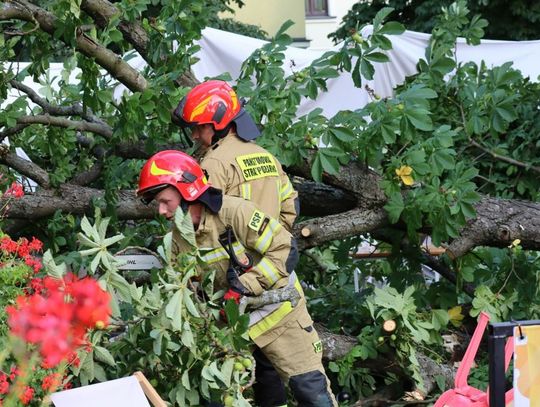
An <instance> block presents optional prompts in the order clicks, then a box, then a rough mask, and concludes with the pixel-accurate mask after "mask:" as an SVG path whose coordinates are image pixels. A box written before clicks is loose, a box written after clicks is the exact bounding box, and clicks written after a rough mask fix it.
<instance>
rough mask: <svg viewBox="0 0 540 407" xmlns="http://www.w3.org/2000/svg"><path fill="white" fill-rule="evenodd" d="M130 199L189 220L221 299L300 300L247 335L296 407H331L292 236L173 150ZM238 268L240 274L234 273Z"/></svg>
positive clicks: (268, 314)
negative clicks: (288, 294) (271, 296)
mask: <svg viewBox="0 0 540 407" xmlns="http://www.w3.org/2000/svg"><path fill="white" fill-rule="evenodd" d="M137 195H138V196H140V197H141V198H142V199H143V200H144V201H145V202H150V201H152V200H155V201H157V204H158V208H159V213H160V214H161V215H163V216H165V217H166V218H168V219H172V217H173V216H174V212H175V211H176V209H177V208H178V207H181V209H182V210H183V211H184V212H186V213H189V214H190V216H191V219H192V221H193V225H194V227H195V237H196V241H197V245H198V246H199V247H200V248H204V251H202V256H203V258H204V259H205V261H206V263H207V264H209V265H211V267H212V268H213V269H215V270H216V272H217V273H216V278H215V285H216V287H215V288H216V289H224V290H226V294H225V296H224V299H231V298H232V299H235V300H236V301H239V299H240V298H241V297H242V296H246V295H247V296H257V295H260V294H261V293H263V292H264V291H265V290H270V289H272V290H273V289H279V288H283V287H294V289H295V290H296V291H297V292H298V296H299V297H300V300H299V302H298V304H297V305H296V306H294V307H293V306H292V305H291V302H289V301H285V302H282V303H278V304H269V305H266V306H264V307H262V308H259V309H256V310H255V311H252V312H251V313H250V323H249V331H248V332H249V336H250V338H251V339H252V340H253V342H254V343H255V344H256V345H257V346H258V347H259V349H260V350H261V351H262V353H263V354H264V355H265V356H266V357H267V358H268V360H269V361H270V362H271V364H272V365H273V367H274V368H275V369H276V370H277V372H278V373H279V375H280V377H281V378H282V379H283V380H284V381H285V382H288V383H289V386H290V388H291V391H292V393H293V395H294V397H295V399H296V400H297V402H298V405H299V406H304V407H308V406H321V407H326V406H337V403H336V401H335V399H334V396H333V395H332V393H331V391H330V386H329V382H328V379H327V377H326V374H325V372H324V367H323V365H322V361H321V359H322V345H321V342H320V340H319V336H318V334H317V332H316V331H315V329H314V328H313V322H312V320H311V317H310V316H309V314H308V312H307V308H306V303H305V298H304V295H303V292H302V288H301V285H300V282H299V281H298V279H297V277H296V274H295V273H294V271H293V268H294V266H295V264H296V261H295V259H294V256H292V257H291V242H292V235H291V234H290V233H289V232H288V231H287V230H286V229H285V228H284V227H283V226H282V225H281V224H280V223H279V222H278V221H277V220H275V219H273V218H272V217H270V216H268V215H267V214H265V213H264V212H263V211H261V210H259V209H258V208H257V207H256V206H255V205H254V204H253V203H252V202H249V201H247V200H244V199H242V198H240V197H234V196H228V195H223V194H222V192H221V191H220V190H218V189H216V188H213V187H212V186H211V185H210V184H209V183H208V182H207V180H206V177H205V174H204V172H203V170H202V169H201V167H200V166H199V165H198V164H197V162H196V161H195V160H194V159H193V158H192V157H190V156H189V155H187V154H184V153H182V152H179V151H172V150H167V151H162V152H159V153H157V154H155V155H154V156H152V157H151V158H150V159H149V160H148V161H147V162H146V164H145V165H144V167H143V169H142V171H141V175H140V179H139V188H138V190H137ZM175 232H176V233H173V251H176V253H179V252H181V251H182V247H185V246H183V245H182V243H181V236H179V232H178V231H177V230H176V229H175ZM237 266H240V268H242V269H243V270H244V271H245V272H243V273H242V274H238V273H237V270H238V269H239V267H237ZM263 403H264V401H263Z"/></svg>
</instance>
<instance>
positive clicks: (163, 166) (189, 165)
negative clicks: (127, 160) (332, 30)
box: [137, 150, 210, 202]
mask: <svg viewBox="0 0 540 407" xmlns="http://www.w3.org/2000/svg"><path fill="white" fill-rule="evenodd" d="M168 185H170V186H173V187H175V188H176V189H177V190H178V192H180V195H182V198H183V199H184V200H186V201H195V200H197V198H199V197H200V196H201V195H202V194H203V193H204V192H205V191H206V190H207V189H208V188H210V185H209V184H208V181H207V180H206V176H205V175H204V172H203V170H202V169H201V167H200V166H199V164H197V162H196V161H195V160H194V159H193V158H192V157H191V156H189V155H187V154H185V153H183V152H181V151H175V150H165V151H160V152H159V153H157V154H154V155H153V156H152V157H150V159H149V160H148V161H147V162H146V164H144V166H143V168H142V170H141V175H140V176H139V188H138V189H137V196H140V197H143V200H145V201H147V202H150V201H151V200H152V199H153V198H154V195H155V194H156V193H158V192H159V191H160V190H162V189H164V188H166V187H167V186H168Z"/></svg>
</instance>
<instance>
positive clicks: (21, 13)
mask: <svg viewBox="0 0 540 407" xmlns="http://www.w3.org/2000/svg"><path fill="white" fill-rule="evenodd" d="M14 18H16V19H19V20H24V21H28V22H36V21H37V22H38V24H39V27H40V28H41V30H43V31H44V32H46V33H48V34H49V35H51V36H54V33H55V31H56V27H57V26H58V25H59V24H62V22H61V21H60V20H59V19H58V18H56V16H54V15H53V14H52V13H49V12H48V11H46V10H44V9H42V8H41V7H38V6H36V5H35V4H32V3H30V2H29V1H27V0H12V1H11V2H3V3H2V7H1V8H0V20H11V19H14ZM75 44H76V46H77V49H78V50H79V51H80V52H81V53H83V54H84V55H86V56H87V57H89V58H92V59H94V60H95V61H96V63H97V64H98V65H100V66H101V67H102V68H104V69H105V70H107V71H108V73H109V74H110V75H111V76H112V77H114V78H116V79H118V81H120V82H121V83H123V84H124V85H125V86H126V87H127V88H128V89H130V90H131V91H133V92H136V91H143V90H144V89H146V87H147V82H146V79H145V78H144V76H143V75H141V74H140V73H139V72H137V70H135V69H133V68H132V67H131V66H130V65H129V64H128V63H127V62H125V61H124V60H122V58H121V57H120V56H119V55H117V54H115V53H114V52H112V51H110V50H109V49H108V48H106V47H104V46H103V45H101V44H99V43H97V42H96V41H94V40H93V39H92V38H91V37H90V36H88V35H87V34H85V33H84V32H82V31H81V30H78V32H77V35H76V38H75ZM66 45H68V46H70V45H71V44H66Z"/></svg>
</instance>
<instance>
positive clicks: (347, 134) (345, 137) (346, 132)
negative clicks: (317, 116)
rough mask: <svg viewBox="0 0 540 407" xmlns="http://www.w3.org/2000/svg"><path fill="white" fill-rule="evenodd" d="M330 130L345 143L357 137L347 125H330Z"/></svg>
mask: <svg viewBox="0 0 540 407" xmlns="http://www.w3.org/2000/svg"><path fill="white" fill-rule="evenodd" d="M328 130H329V131H330V132H331V133H332V134H333V135H334V136H336V138H337V139H338V140H340V141H343V142H344V143H349V142H351V141H354V140H355V139H356V137H355V136H354V133H353V132H352V130H350V129H348V128H346V127H330V128H329V129H328Z"/></svg>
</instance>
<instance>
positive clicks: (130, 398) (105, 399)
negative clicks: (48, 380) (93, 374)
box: [51, 376, 150, 407]
mask: <svg viewBox="0 0 540 407" xmlns="http://www.w3.org/2000/svg"><path fill="white" fill-rule="evenodd" d="M51 400H52V401H53V403H54V405H55V406H56V407H98V406H99V407H121V406H129V407H150V404H149V403H148V400H147V399H146V396H145V395H144V392H143V390H142V388H141V386H140V385H139V381H138V380H137V378H136V377H134V376H129V377H123V378H121V379H116V380H110V381H107V382H103V383H97V384H91V385H89V386H83V387H77V388H76V389H70V390H65V391H61V392H57V393H53V394H51Z"/></svg>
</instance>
